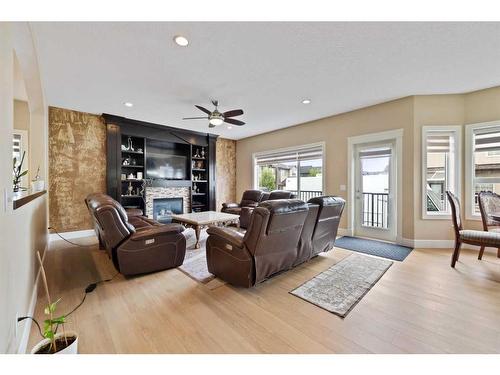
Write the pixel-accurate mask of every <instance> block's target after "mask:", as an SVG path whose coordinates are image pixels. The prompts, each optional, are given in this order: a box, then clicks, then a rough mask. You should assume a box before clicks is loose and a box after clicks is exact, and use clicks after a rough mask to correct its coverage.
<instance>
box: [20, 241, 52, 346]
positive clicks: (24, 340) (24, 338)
mask: <svg viewBox="0 0 500 375" xmlns="http://www.w3.org/2000/svg"><path fill="white" fill-rule="evenodd" d="M47 250H48V248H47V247H45V250H44V252H43V256H42V263H44V262H45V254H47ZM37 263H38V262H37ZM39 280H40V269H38V272H37V274H36V277H35V285H34V286H33V291H32V292H31V299H30V305H29V307H28V312H27V313H26V316H34V315H35V307H36V302H37V297H38V281H39ZM24 322H25V323H24V325H23V329H22V333H21V340H20V341H19V345H18V347H17V354H26V351H27V349H28V342H29V339H30V333H31V326H32V324H33V321H32V320H31V319H26V320H24ZM40 339H41V338H40Z"/></svg>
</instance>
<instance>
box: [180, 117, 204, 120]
mask: <svg viewBox="0 0 500 375" xmlns="http://www.w3.org/2000/svg"><path fill="white" fill-rule="evenodd" d="M182 119H183V120H201V119H204V120H208V117H183V118H182Z"/></svg>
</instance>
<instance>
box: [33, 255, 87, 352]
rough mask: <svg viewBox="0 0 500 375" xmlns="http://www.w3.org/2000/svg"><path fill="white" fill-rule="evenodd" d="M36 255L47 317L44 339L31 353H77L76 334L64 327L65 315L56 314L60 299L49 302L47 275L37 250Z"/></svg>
mask: <svg viewBox="0 0 500 375" xmlns="http://www.w3.org/2000/svg"><path fill="white" fill-rule="evenodd" d="M37 256H38V262H39V263H40V274H41V276H42V280H43V285H44V288H45V293H46V295H47V301H48V302H47V303H48V305H47V307H46V308H45V310H44V312H45V315H47V319H45V321H44V324H43V332H42V335H43V337H44V339H43V340H42V341H40V342H39V343H38V344H36V345H35V346H34V347H33V349H32V350H31V354H77V353H78V335H77V334H76V332H73V331H66V330H65V329H64V324H65V323H66V315H60V316H56V314H55V313H56V309H57V304H58V303H59V301H60V300H61V299H60V298H59V299H58V300H57V301H55V302H51V299H50V294H49V287H48V284H47V277H46V275H45V269H44V267H43V263H42V258H41V257H40V253H39V252H37ZM59 328H61V330H62V332H59V333H58V332H57V331H58V330H59Z"/></svg>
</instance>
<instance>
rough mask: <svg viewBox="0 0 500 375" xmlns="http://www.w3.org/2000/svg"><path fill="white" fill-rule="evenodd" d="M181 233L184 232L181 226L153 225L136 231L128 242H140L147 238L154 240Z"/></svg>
mask: <svg viewBox="0 0 500 375" xmlns="http://www.w3.org/2000/svg"><path fill="white" fill-rule="evenodd" d="M182 232H184V227H183V226H182V225H181V224H165V225H155V226H151V227H148V228H144V229H141V230H138V231H137V232H135V233H134V234H133V235H132V236H131V237H130V240H132V241H142V240H145V239H148V238H154V237H158V236H168V235H173V234H178V233H182Z"/></svg>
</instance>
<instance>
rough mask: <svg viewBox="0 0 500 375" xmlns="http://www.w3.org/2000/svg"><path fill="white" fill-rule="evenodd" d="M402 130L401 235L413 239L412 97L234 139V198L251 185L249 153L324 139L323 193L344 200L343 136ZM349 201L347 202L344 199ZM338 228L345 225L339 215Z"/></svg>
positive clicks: (345, 165) (345, 163)
mask: <svg viewBox="0 0 500 375" xmlns="http://www.w3.org/2000/svg"><path fill="white" fill-rule="evenodd" d="M395 129H403V130H404V135H403V176H402V177H403V190H404V191H405V195H404V202H403V217H404V218H410V220H403V236H404V237H405V238H413V220H412V219H411V218H412V217H413V162H412V158H413V98H411V97H408V98H403V99H399V100H395V101H391V102H388V103H383V104H380V105H376V106H372V107H368V108H363V109H360V110H356V111H352V112H348V113H344V114H341V115H337V116H332V117H328V118H325V119H321V120H317V121H313V122H309V123H306V124H301V125H297V126H293V127H290V128H286V129H281V130H277V131H274V132H271V133H266V134H261V135H257V136H254V137H250V138H245V139H242V140H239V141H238V142H237V145H236V147H237V153H236V197H237V199H239V198H240V197H241V194H242V193H243V191H244V190H246V189H249V188H252V187H253V181H252V153H254V152H259V151H267V150H273V149H277V148H283V147H291V146H298V145H304V144H310V143H316V142H322V141H325V146H326V163H325V166H324V169H325V176H326V181H325V188H324V191H325V193H326V194H332V195H338V196H341V197H343V198H345V199H347V191H340V185H347V138H348V137H351V136H357V135H364V134H368V133H376V132H381V131H387V130H395ZM348 203H349V202H348ZM340 225H341V227H342V228H346V227H347V215H343V217H342V221H341V224H340Z"/></svg>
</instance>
